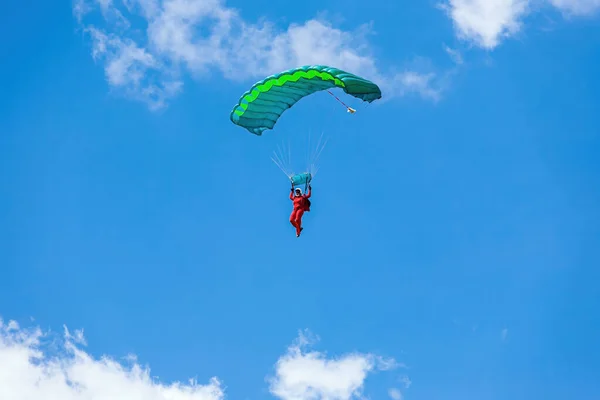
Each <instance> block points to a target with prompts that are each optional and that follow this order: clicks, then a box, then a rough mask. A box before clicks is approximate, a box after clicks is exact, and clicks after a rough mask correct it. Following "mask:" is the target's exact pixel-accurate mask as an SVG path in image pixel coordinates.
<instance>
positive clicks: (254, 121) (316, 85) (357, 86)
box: [230, 65, 381, 135]
mask: <svg viewBox="0 0 600 400" xmlns="http://www.w3.org/2000/svg"><path fill="white" fill-rule="evenodd" d="M333 88H340V89H342V90H343V91H344V92H346V93H347V94H349V95H351V96H354V97H356V98H359V99H361V100H363V101H366V102H368V103H371V102H372V101H375V100H378V99H380V98H381V90H380V89H379V87H378V86H377V85H376V84H374V83H373V82H371V81H368V80H366V79H364V78H361V77H359V76H356V75H354V74H351V73H349V72H346V71H342V70H340V69H337V68H332V67H328V66H325V65H310V66H304V67H300V68H294V69H290V70H287V71H283V72H281V73H279V74H276V75H272V76H269V77H267V78H265V79H263V80H262V81H260V82H257V83H255V84H254V85H253V86H252V87H251V88H250V90H248V91H247V92H246V93H244V94H243V95H242V97H240V99H239V101H238V104H237V105H236V106H235V107H234V108H233V110H232V111H231V115H230V119H231V121H232V122H233V123H234V124H237V125H239V126H241V127H243V128H246V129H247V130H248V131H250V132H251V133H254V134H256V135H262V133H263V132H264V131H265V130H267V129H273V127H274V126H275V123H277V120H278V119H279V117H280V116H281V114H283V112H284V111H285V110H287V109H288V108H290V107H292V106H293V105H294V104H296V103H297V102H298V101H299V100H300V99H302V98H303V97H305V96H308V95H311V94H313V93H315V92H318V91H321V90H328V89H333ZM338 100H339V99H338ZM340 102H341V101H340ZM342 104H343V103H342ZM344 105H345V104H344ZM346 107H347V108H348V111H349V112H351V113H353V112H354V110H353V109H351V108H350V107H348V106H346Z"/></svg>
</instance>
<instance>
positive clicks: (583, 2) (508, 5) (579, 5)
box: [440, 0, 600, 50]
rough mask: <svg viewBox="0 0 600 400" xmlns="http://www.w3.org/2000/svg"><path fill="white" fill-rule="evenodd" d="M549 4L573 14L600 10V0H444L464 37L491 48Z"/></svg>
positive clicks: (450, 15)
mask: <svg viewBox="0 0 600 400" xmlns="http://www.w3.org/2000/svg"><path fill="white" fill-rule="evenodd" d="M545 5H546V6H547V5H549V6H553V7H555V8H557V9H558V10H560V11H561V12H563V13H564V14H567V15H572V16H586V15H592V14H594V13H595V12H597V11H598V10H600V0H443V2H442V3H441V4H440V6H441V8H442V9H444V10H445V11H446V12H447V14H448V16H449V17H450V19H451V20H452V22H453V24H454V28H455V31H456V34H457V36H458V37H459V38H460V39H463V40H465V41H467V42H470V43H473V44H474V45H476V46H478V47H482V48H484V49H488V50H491V49H494V48H495V47H497V46H498V45H499V44H500V42H501V41H502V40H503V39H506V38H508V37H511V36H514V35H516V34H517V33H519V32H520V30H521V29H522V26H523V20H524V18H525V17H526V16H527V15H528V14H530V13H533V12H535V11H540V10H542V9H543V6H545Z"/></svg>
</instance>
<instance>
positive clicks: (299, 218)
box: [296, 209, 304, 236]
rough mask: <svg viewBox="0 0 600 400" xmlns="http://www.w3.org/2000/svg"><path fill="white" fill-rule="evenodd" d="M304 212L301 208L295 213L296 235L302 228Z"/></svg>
mask: <svg viewBox="0 0 600 400" xmlns="http://www.w3.org/2000/svg"><path fill="white" fill-rule="evenodd" d="M303 214H304V210H303V209H299V210H298V212H297V213H296V235H298V236H300V231H301V230H302V215H303Z"/></svg>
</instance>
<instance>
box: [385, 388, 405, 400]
mask: <svg viewBox="0 0 600 400" xmlns="http://www.w3.org/2000/svg"><path fill="white" fill-rule="evenodd" d="M388 395H389V396H390V397H391V399H392V400H402V398H403V396H402V392H401V391H400V390H398V389H396V388H391V389H390V390H388Z"/></svg>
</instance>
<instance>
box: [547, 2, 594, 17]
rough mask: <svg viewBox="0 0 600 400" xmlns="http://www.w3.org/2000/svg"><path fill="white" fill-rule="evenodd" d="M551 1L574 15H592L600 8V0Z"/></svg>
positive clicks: (555, 5) (565, 11)
mask: <svg viewBox="0 0 600 400" xmlns="http://www.w3.org/2000/svg"><path fill="white" fill-rule="evenodd" d="M550 3H551V4H552V5H553V6H554V7H556V8H558V9H560V10H561V11H563V12H564V13H566V14H570V15H574V16H585V15H592V14H594V13H596V12H597V11H598V10H600V0H550Z"/></svg>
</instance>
